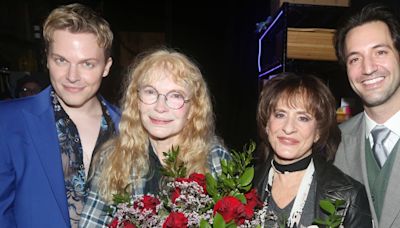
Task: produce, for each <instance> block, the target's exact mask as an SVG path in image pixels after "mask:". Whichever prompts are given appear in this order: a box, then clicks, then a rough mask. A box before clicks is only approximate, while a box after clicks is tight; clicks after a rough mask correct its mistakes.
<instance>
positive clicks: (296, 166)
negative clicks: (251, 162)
mask: <svg viewBox="0 0 400 228" xmlns="http://www.w3.org/2000/svg"><path fill="white" fill-rule="evenodd" d="M311 158H312V154H310V155H308V156H307V157H305V158H303V159H301V160H298V161H296V162H295V163H292V164H288V165H282V164H279V163H278V162H276V161H275V160H273V159H272V160H271V165H272V168H274V170H275V171H276V172H278V173H282V174H286V173H290V172H296V171H301V170H305V169H307V167H308V165H309V164H310V162H311Z"/></svg>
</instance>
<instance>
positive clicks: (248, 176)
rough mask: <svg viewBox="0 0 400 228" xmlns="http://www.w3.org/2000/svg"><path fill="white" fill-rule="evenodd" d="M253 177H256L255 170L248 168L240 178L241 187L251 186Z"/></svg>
mask: <svg viewBox="0 0 400 228" xmlns="http://www.w3.org/2000/svg"><path fill="white" fill-rule="evenodd" d="M253 177H254V168H253V167H248V168H246V169H245V171H244V173H243V174H242V176H241V177H240V178H239V185H240V186H247V185H249V184H251V181H252V180H253Z"/></svg>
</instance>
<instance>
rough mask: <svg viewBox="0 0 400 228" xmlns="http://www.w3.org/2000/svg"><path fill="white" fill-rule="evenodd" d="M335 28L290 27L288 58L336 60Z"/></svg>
mask: <svg viewBox="0 0 400 228" xmlns="http://www.w3.org/2000/svg"><path fill="white" fill-rule="evenodd" d="M334 32H335V30H334V29H323V28H288V34H287V58H289V59H304V60H328V61H335V60H336V55H335V49H334V47H333V34H334Z"/></svg>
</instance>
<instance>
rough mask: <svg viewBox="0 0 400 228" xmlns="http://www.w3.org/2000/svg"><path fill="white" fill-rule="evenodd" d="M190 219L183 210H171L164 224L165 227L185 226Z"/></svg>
mask: <svg viewBox="0 0 400 228" xmlns="http://www.w3.org/2000/svg"><path fill="white" fill-rule="evenodd" d="M187 225H188V219H187V218H186V217H185V215H184V214H183V213H181V212H171V214H169V215H168V217H167V219H166V220H165V222H164V224H163V228H185V227H187Z"/></svg>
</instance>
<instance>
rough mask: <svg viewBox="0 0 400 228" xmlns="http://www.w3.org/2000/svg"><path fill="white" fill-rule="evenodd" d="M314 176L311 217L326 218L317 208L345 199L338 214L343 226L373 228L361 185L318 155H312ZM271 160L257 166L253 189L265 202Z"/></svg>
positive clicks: (365, 196) (346, 227) (365, 195)
mask: <svg viewBox="0 0 400 228" xmlns="http://www.w3.org/2000/svg"><path fill="white" fill-rule="evenodd" d="M313 159H314V166H315V175H316V178H317V179H316V183H317V192H316V194H317V196H316V202H315V215H314V218H322V219H325V218H326V217H327V215H326V214H325V213H324V212H323V211H322V209H321V208H320V207H319V201H320V200H322V199H332V200H337V199H341V200H345V201H346V205H345V208H344V209H343V210H341V211H340V212H339V213H341V215H342V216H343V217H344V220H343V226H344V227H345V228H348V227H357V228H360V227H362V228H369V227H372V217H371V212H370V208H369V204H368V199H367V194H366V192H365V189H364V186H363V185H362V184H361V183H360V182H358V181H356V180H354V179H352V178H351V177H349V176H347V175H346V174H344V173H343V172H342V171H340V170H339V169H338V168H336V167H335V166H333V165H332V164H330V163H328V162H326V161H325V160H324V159H323V158H321V157H319V156H314V158H313ZM270 167H271V161H270V160H267V161H266V162H263V164H262V165H256V169H255V177H254V180H253V184H254V187H255V188H257V191H258V194H259V195H260V198H261V200H263V201H264V200H265V197H266V192H265V188H266V186H267V183H268V171H269V169H270Z"/></svg>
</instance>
